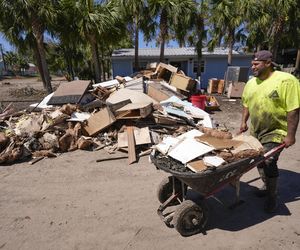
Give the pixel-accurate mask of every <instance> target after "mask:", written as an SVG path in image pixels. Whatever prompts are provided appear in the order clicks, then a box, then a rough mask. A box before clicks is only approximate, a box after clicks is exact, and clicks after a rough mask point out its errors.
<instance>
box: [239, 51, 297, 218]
mask: <svg viewBox="0 0 300 250" xmlns="http://www.w3.org/2000/svg"><path fill="white" fill-rule="evenodd" d="M275 66H276V63H274V62H273V61H272V53H271V52H269V51H266V50H262V51H259V52H257V53H255V55H254V58H253V60H252V71H253V76H254V77H253V78H252V79H250V80H249V81H248V82H247V84H246V86H245V89H244V92H243V95H242V101H243V106H244V108H243V116H242V123H241V127H240V132H241V133H242V132H245V131H247V130H248V126H247V120H248V118H249V117H250V119H251V127H250V133H251V135H252V136H254V137H256V138H257V139H258V140H259V141H260V142H261V143H262V145H263V147H264V149H265V151H269V150H270V149H272V148H274V147H277V146H278V145H279V144H281V143H284V144H285V147H286V148H288V147H290V146H292V145H293V144H295V142H296V138H295V134H296V131H297V127H298V122H299V107H300V84H299V81H298V79H297V78H296V77H294V76H293V75H291V74H289V73H285V72H280V71H276V70H274V67H275ZM280 153H281V151H278V152H277V153H276V154H275V155H274V156H272V157H270V158H269V159H267V160H266V161H264V162H263V163H261V164H259V165H258V166H257V169H258V172H259V174H260V177H261V179H262V181H263V183H264V184H263V186H262V187H261V188H260V189H259V190H257V192H256V194H257V196H259V197H264V196H266V197H267V200H266V203H265V211H266V212H267V213H272V212H275V211H276V207H277V178H278V175H279V173H278V167H277V161H278V157H279V155H280Z"/></svg>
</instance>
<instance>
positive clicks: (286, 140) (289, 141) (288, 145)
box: [283, 136, 296, 148]
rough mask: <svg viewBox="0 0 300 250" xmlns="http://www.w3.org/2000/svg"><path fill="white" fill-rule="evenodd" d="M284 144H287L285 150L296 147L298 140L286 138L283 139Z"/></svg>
mask: <svg viewBox="0 0 300 250" xmlns="http://www.w3.org/2000/svg"><path fill="white" fill-rule="evenodd" d="M283 143H284V144H285V148H288V147H290V146H292V145H294V144H295V143H296V138H295V137H290V136H286V137H285V138H284V139H283Z"/></svg>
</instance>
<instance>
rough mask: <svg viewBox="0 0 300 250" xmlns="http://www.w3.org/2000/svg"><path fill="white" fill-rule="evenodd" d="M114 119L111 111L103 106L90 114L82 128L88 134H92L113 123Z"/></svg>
mask: <svg viewBox="0 0 300 250" xmlns="http://www.w3.org/2000/svg"><path fill="white" fill-rule="evenodd" d="M115 121H116V118H115V116H114V115H113V113H112V112H111V111H110V110H109V109H108V108H104V109H101V110H100V111H99V112H97V113H94V114H92V115H91V117H90V118H89V119H88V120H87V122H86V124H85V125H84V127H83V128H84V129H85V131H86V132H87V133H88V134H89V135H90V136H93V135H95V134H97V133H98V132H100V131H101V130H103V129H105V128H106V127H108V126H110V125H111V124H113V123H114V122H115Z"/></svg>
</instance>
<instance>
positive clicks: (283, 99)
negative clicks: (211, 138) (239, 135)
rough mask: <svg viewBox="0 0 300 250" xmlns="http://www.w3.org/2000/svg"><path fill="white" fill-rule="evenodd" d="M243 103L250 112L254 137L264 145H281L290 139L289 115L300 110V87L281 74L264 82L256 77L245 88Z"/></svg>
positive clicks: (288, 75) (285, 74)
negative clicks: (288, 132) (286, 137)
mask: <svg viewBox="0 0 300 250" xmlns="http://www.w3.org/2000/svg"><path fill="white" fill-rule="evenodd" d="M242 102H243V105H244V107H246V108H248V109H249V113H250V119H251V126H250V133H251V135H253V136H255V137H256V138H257V139H258V140H259V141H260V142H261V143H267V142H279V143H280V142H282V140H283V138H284V137H285V136H286V135H287V113H288V112H290V111H292V110H295V109H297V108H299V107H300V83H299V81H298V79H297V78H296V77H294V76H293V75H291V74H289V73H285V72H281V71H274V72H273V74H272V75H271V76H270V77H269V78H268V79H266V80H264V81H262V80H260V79H258V78H257V77H253V78H252V79H250V80H249V81H248V82H247V84H246V86H245V88H244V92H243V95H242Z"/></svg>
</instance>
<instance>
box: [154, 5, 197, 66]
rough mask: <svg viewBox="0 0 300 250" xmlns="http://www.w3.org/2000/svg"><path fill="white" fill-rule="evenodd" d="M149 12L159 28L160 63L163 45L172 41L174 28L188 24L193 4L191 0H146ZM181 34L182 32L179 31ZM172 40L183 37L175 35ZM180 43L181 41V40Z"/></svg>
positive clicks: (162, 57) (162, 56)
mask: <svg viewBox="0 0 300 250" xmlns="http://www.w3.org/2000/svg"><path fill="white" fill-rule="evenodd" d="M148 4H149V10H150V13H151V15H152V16H154V17H155V19H157V20H158V22H159V23H158V24H157V26H158V27H159V35H158V42H159V44H160V57H159V60H160V62H163V61H164V51H165V44H166V42H167V41H168V40H170V39H172V38H173V37H174V36H173V37H172V36H171V33H172V32H173V34H174V33H175V31H176V30H175V28H174V27H177V26H178V25H182V24H184V27H186V26H185V24H187V23H188V21H187V20H188V17H189V16H190V15H191V13H192V11H193V9H194V7H195V3H194V1H192V0H148ZM180 32H183V30H180ZM176 35H177V36H176ZM176 35H175V37H174V38H176V37H177V38H178V37H183V36H184V35H182V34H179V33H178V30H177V34H176ZM181 41H182V40H181Z"/></svg>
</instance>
